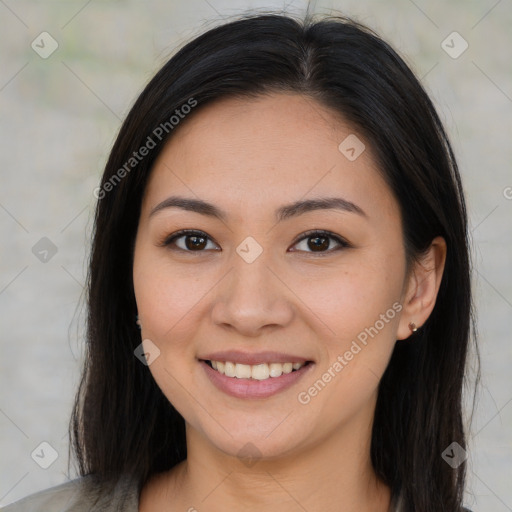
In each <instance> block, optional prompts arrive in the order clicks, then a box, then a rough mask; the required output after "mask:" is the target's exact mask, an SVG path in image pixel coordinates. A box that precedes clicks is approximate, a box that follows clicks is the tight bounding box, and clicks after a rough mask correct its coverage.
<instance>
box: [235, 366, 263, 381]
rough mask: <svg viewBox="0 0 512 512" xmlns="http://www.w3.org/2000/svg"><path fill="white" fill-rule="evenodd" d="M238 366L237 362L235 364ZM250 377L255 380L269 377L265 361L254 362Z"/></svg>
mask: <svg viewBox="0 0 512 512" xmlns="http://www.w3.org/2000/svg"><path fill="white" fill-rule="evenodd" d="M237 366H238V364H237ZM251 377H252V378H253V379H256V380H265V379H268V378H269V377H270V370H269V368H268V364H267V363H263V364H255V365H253V366H252V371H251Z"/></svg>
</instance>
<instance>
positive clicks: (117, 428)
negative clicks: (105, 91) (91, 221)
mask: <svg viewBox="0 0 512 512" xmlns="http://www.w3.org/2000/svg"><path fill="white" fill-rule="evenodd" d="M268 92H299V93H301V94H304V95H306V96H308V97H310V98H312V99H314V100H316V101H318V102H320V103H321V104H323V105H325V106H326V107H328V108H329V109H331V110H332V111H333V112H337V113H339V114H341V115H342V116H343V118H344V119H346V120H347V122H348V123H350V124H351V125H353V126H354V127H356V128H357V130H359V131H360V133H361V134H362V135H363V136H364V137H365V138H366V140H368V141H369V143H370V144H371V146H372V149H373V151H374V154H375V155H376V159H377V164H378V167H379V169H380V172H382V175H383V176H384V177H385V179H386V182H387V183H388V185H389V187H390V189H391V191H392V193H393V194H394V196H395V198H396V200H397V201H398V204H399V206H400V210H401V215H402V220H403V237H404V244H405V250H406V254H407V257H408V258H409V259H414V258H415V257H417V256H418V255H420V254H421V253H422V251H424V250H425V249H426V248H428V247H429V245H430V243H431V241H432V240H433V239H434V237H436V236H438V235H440V236H442V237H444V239H445V240H446V243H447V247H448V251H447V260H446V265H445V270H444V275H443V278H442V282H441V286H440V290H439V294H438V297H437V302H436V305H435V308H434V310H433V312H432V314H431V315H430V317H429V319H428V320H427V322H426V323H425V324H424V326H423V327H422V328H421V330H419V331H418V332H417V333H416V334H415V335H414V339H413V340H409V341H407V342H403V341H397V343H396V346H395V349H394V352H393V354H392V357H391V360H390V363H389V366H388V367H387V369H386V371H385V373H384V375H383V377H382V379H381V382H380V385H379V394H378V400H377V406H376V411H375V421H374V426H373V432H372V442H371V458H372V463H373V466H374V469H375V471H376V473H377V475H378V476H379V477H380V478H381V479H382V480H383V481H384V482H385V483H386V484H388V485H389V486H390V488H391V490H392V493H393V495H395V496H396V495H398V494H401V495H402V497H403V503H404V510H405V511H408V512H409V511H411V512H412V511H415V512H432V511H436V512H441V511H449V512H455V511H459V510H461V506H462V498H463V490H464V476H465V463H462V464H461V465H459V466H458V467H457V468H452V467H451V466H450V465H448V464H447V463H446V462H445V461H444V460H443V458H442V457H441V453H442V452H443V450H445V449H446V448H447V447H448V446H449V445H450V444H451V443H453V442H457V443H458V444H459V445H460V446H461V447H463V448H466V435H465V429H464V425H463V416H462V392H463V384H464V382H465V374H466V370H465V369H466V359H467V352H468V346H469V343H470V341H471V340H473V336H472V335H471V333H472V329H471V327H472V323H473V315H472V301H471V290H470V258H469V250H468V235H467V216H466V208H465V202H464V196H463V189H462V185H461V180H460V176H459V172H458V169H457V163H456V161H455V158H454V154H453V151H452V148H451V146H450V143H449V141H448V138H447V136H446V134H445V131H444V129H443V126H442V123H441V121H440V119H439V117H438V115H437V113H436V110H435V108H434V106H433V104H432V102H431V100H430V99H429V96H428V95H427V93H426V92H425V90H424V89H423V87H422V86H421V84H420V83H419V81H418V80H417V79H416V78H415V76H414V74H413V73H412V72H411V70H410V69H409V67H408V66H407V65H406V64H405V62H404V60H402V58H401V57H399V56H398V55H397V53H396V52H395V51H394V50H393V49H392V48H391V47H390V46H389V45H388V44H387V43H386V42H384V41H383V40H382V39H381V38H380V37H378V36H377V35H376V34H375V33H374V32H373V31H371V30H370V29H368V28H367V27H365V26H362V25H360V24H358V23H356V22H354V21H352V20H350V19H348V18H344V17H339V16H332V17H322V18H321V19H319V20H318V19H316V20H315V19H314V17H311V16H306V18H305V19H295V18H293V17H291V16H288V15H283V14H258V15H248V16H245V17H242V18H238V19H236V20H234V21H230V22H227V23H224V24H223V25H221V26H217V27H215V28H212V29H210V30H208V31H207V32H205V33H204V34H202V35H200V36H199V37H197V38H195V39H193V40H192V41H191V42H189V43H188V44H186V45H185V46H184V47H183V48H181V49H180V50H179V51H178V52H177V53H176V54H175V55H174V56H173V57H172V58H171V59H170V60H169V61H168V62H167V63H166V64H165V65H164V66H163V67H162V68H161V69H160V71H158V73H157V74H156V75H155V76H154V78H153V79H152V80H151V81H150V82H149V84H148V85H147V86H146V88H145V89H144V91H143V92H142V93H141V94H140V96H139V97H138V99H137V100H136V102H135V104H134V106H133V108H132V109H131V111H130V112H129V114H128V116H127V118H126V120H125V121H124V123H123V125H122V127H121V129H120V132H119V135H118V137H117V139H116V141H115V143H114V145H113V148H112V151H111V154H110V157H109V159H108V162H107V164H106V167H105V171H104V174H103V178H102V182H101V187H100V188H99V189H98V193H97V197H99V200H98V204H97V209H96V215H95V226H94V233H93V243H92V252H91V259H90V268H89V274H88V303H87V307H88V310H87V311H88V319H87V320H88V324H87V351H86V362H85V365H84V370H83V375H82V380H81V384H80V387H79V391H78V393H77V396H76V400H75V406H74V411H73V416H72V419H71V424H70V434H71V441H72V448H73V450H74V452H75V456H76V460H77V461H78V466H79V471H80V474H81V475H87V474H92V475H94V477H95V478H96V479H97V480H98V481H100V482H107V481H112V480H113V479H116V478H118V477H119V476H121V475H130V476H131V477H132V478H134V479H135V481H136V482H137V483H138V485H139V486H140V487H142V485H143V484H144V483H145V482H146V481H147V480H148V478H149V477H150V476H151V475H153V474H154V473H157V472H160V471H163V470H167V469H170V468H172V467H173V466H175V465H176V464H177V463H179V462H181V461H182V460H184V459H185V458H186V457H187V453H186V444H185V424H184V419H183V418H182V416H181V415H180V414H179V413H178V412H177V411H176V410H175V409H174V407H173V406H172V404H170V403H169V401H168V400H167V399H166V397H165V396H164V395H163V393H162V392H161V390H160V389H159V387H158V386H157V384H156V383H155V381H154V379H153V378H152V375H151V373H150V371H149V369H148V368H147V367H146V366H144V365H143V364H141V363H140V361H139V360H138V359H137V358H136V357H135V356H134V349H135V348H136V347H137V346H138V345H139V344H140V343H141V337H140V331H139V330H138V328H137V325H136V323H135V315H136V303H135V297H134V290H133V281H132V263H133V250H134V241H135V235H136V231H137V226H138V219H139V215H140V207H141V200H142V197H143V194H144V190H145V185H146V182H147V180H148V176H149V174H150V172H151V169H152V167H153V164H154V162H155V159H156V158H157V157H158V155H159V154H160V152H161V150H162V148H163V147H164V144H165V143H166V142H167V140H169V138H170V137H172V135H173V132H174V131H175V130H177V129H179V128H180V125H179V124H178V125H177V126H176V127H174V126H171V125H172V124H173V123H172V122H170V119H171V117H172V116H173V115H174V116H176V109H181V108H182V106H183V105H186V104H189V105H191V104H192V101H193V102H196V103H194V105H196V106H194V108H193V109H192V112H190V113H189V114H188V116H193V115H194V113H195V112H197V111H199V110H200V109H201V107H202V106H204V105H206V104H208V103H210V102H212V101H215V100H218V99H219V98H222V97H227V96H238V97H244V96H246V97H247V96H254V95H261V94H265V93H268ZM191 99H192V100H191ZM189 110H190V109H189ZM180 112H183V110H180ZM186 121H187V119H186V118H185V119H184V120H182V121H181V124H182V123H186ZM165 123H167V124H165ZM163 126H165V127H166V128H167V129H166V130H163V131H162V127H163ZM158 127H161V130H160V132H157V133H159V134H160V137H156V136H155V130H156V129H157V128H158ZM148 137H151V138H152V141H153V142H154V145H155V147H153V148H152V149H151V150H150V151H149V153H148V154H147V155H146V156H145V157H144V158H140V161H139V159H137V161H136V162H135V161H134V160H130V159H131V158H133V154H134V152H137V151H139V149H140V148H141V147H142V146H145V145H147V141H148ZM121 169H124V172H122V171H120V170H121ZM109 184H110V185H109ZM475 346H476V345H475ZM140 487H139V488H140Z"/></svg>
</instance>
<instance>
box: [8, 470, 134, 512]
mask: <svg viewBox="0 0 512 512" xmlns="http://www.w3.org/2000/svg"><path fill="white" fill-rule="evenodd" d="M91 482H92V477H91V476H84V477H80V478H76V479H75V480H70V481H69V482H65V483H63V484H61V485H57V486H56V487H50V488H49V489H45V490H43V491H40V492H36V493H35V494H31V495H30V496H27V497H26V498H22V499H21V500H19V501H16V502H15V503H12V504H10V505H7V506H6V507H4V508H2V509H1V511H2V512H138V511H139V491H138V488H137V485H136V484H135V482H133V481H132V480H130V479H129V478H126V477H124V478H120V479H119V481H118V482H117V484H116V485H115V487H114V488H113V489H112V490H111V491H110V492H108V493H106V492H99V491H100V490H101V489H100V488H99V487H98V486H96V487H94V485H90V484H91ZM103 491H104V489H103Z"/></svg>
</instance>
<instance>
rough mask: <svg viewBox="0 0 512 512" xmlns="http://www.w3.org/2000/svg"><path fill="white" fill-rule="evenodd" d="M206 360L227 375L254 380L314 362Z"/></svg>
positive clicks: (277, 375) (209, 364) (294, 369)
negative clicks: (241, 362) (243, 362)
mask: <svg viewBox="0 0 512 512" xmlns="http://www.w3.org/2000/svg"><path fill="white" fill-rule="evenodd" d="M202 361H204V362H205V363H206V364H207V365H208V366H210V368H213V369H214V370H216V371H217V372H218V373H220V374H222V375H225V376H226V377H232V378H236V379H252V380H267V379H270V378H276V377H281V375H283V374H288V373H292V372H296V371H298V370H300V369H301V368H302V367H304V366H307V365H308V364H310V363H312V361H306V362H300V363H299V362H289V363H288V362H287V363H262V364H253V365H250V364H239V363H233V362H231V361H209V360H204V359H203V360H202Z"/></svg>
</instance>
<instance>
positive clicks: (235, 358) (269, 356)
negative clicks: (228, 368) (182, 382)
mask: <svg viewBox="0 0 512 512" xmlns="http://www.w3.org/2000/svg"><path fill="white" fill-rule="evenodd" d="M198 359H202V360H204V361H221V362H226V361H229V362H231V363H238V364H249V365H256V364H263V363H306V362H308V361H311V359H307V358H306V357H301V356H297V355H293V354H284V353H282V352H271V351H270V352H269V351H266V352H253V353H250V352H241V351H239V350H224V351H222V352H212V353H210V354H206V355H203V356H199V357H198Z"/></svg>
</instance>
